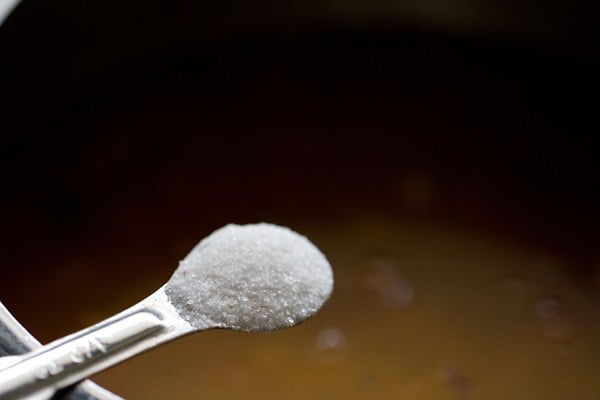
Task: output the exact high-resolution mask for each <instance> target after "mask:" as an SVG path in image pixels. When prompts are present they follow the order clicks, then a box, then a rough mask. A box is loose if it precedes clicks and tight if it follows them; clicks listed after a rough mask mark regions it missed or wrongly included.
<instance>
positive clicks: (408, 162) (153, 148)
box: [0, 0, 600, 339]
mask: <svg viewBox="0 0 600 400" xmlns="http://www.w3.org/2000/svg"><path fill="white" fill-rule="evenodd" d="M597 11H598V10H597V6H595V5H594V6H592V5H591V4H590V2H584V1H571V2H562V3H559V2H554V3H551V2H539V1H529V2H523V1H503V2H502V1H491V0H487V1H482V2H473V1H445V2H442V1H439V2H436V1H429V2H424V1H416V0H415V1H412V2H392V1H373V2H366V1H361V2H359V1H346V2H342V1H329V2H298V1H291V2H275V1H272V2H250V3H248V2H239V3H238V2H211V3H207V2H200V1H198V2H191V1H189V2H188V1H184V2H177V3H173V2H155V1H145V2H122V1H104V2H96V3H94V2H92V3H90V2H83V3H82V2H75V1H53V2H36V1H28V0H25V1H24V3H23V4H21V5H20V6H19V7H18V8H17V9H16V11H15V13H14V14H13V16H11V17H10V18H9V19H8V20H7V22H6V23H5V25H4V26H2V27H1V28H0V132H1V144H0V160H1V166H0V182H1V186H0V188H1V189H0V190H1V192H0V195H1V198H0V212H1V221H2V229H1V235H2V236H1V237H2V239H1V242H0V246H1V248H0V257H1V259H2V265H1V267H0V268H1V269H0V271H1V277H0V282H1V286H2V301H3V302H4V303H5V304H6V305H7V307H8V308H10V309H11V310H13V311H14V312H15V314H16V315H18V316H19V317H20V318H23V319H24V320H25V321H26V322H27V326H28V327H30V328H31V330H32V331H33V332H34V333H37V334H39V335H40V336H41V337H40V338H41V339H49V338H52V337H54V336H57V335H60V334H64V331H63V329H62V328H61V327H60V322H61V321H60V319H61V317H60V316H56V315H53V316H52V321H53V323H52V324H50V323H49V322H48V321H47V320H45V319H43V318H42V319H40V318H39V316H36V313H38V312H39V311H38V310H37V307H35V306H34V305H33V304H32V302H34V300H32V299H33V298H34V297H35V302H42V303H43V304H45V305H46V307H49V308H51V307H52V306H56V307H58V308H60V309H61V310H65V311H67V310H68V306H67V305H66V304H64V303H63V302H62V301H63V300H55V293H56V292H57V291H59V292H62V293H70V294H72V295H73V297H74V298H81V299H84V298H90V297H92V298H93V297H94V296H96V297H98V298H100V297H102V296H107V295H109V294H107V293H110V294H112V293H119V292H120V291H121V292H123V291H126V288H127V287H129V286H130V285H132V284H134V283H132V282H135V281H136V279H137V277H138V276H139V275H140V273H143V268H144V267H143V265H144V263H145V262H146V261H148V260H152V262H151V263H150V265H152V267H148V268H149V272H148V273H149V274H150V273H155V274H157V276H160V277H161V278H160V279H163V278H164V279H166V277H168V274H170V272H171V269H169V268H170V267H168V268H167V270H166V272H165V270H164V269H157V268H164V267H159V266H164V265H167V266H169V265H175V264H176V262H177V260H178V259H179V258H181V257H182V255H183V254H185V252H186V251H187V249H189V248H190V247H191V245H193V243H195V242H196V241H197V240H198V238H200V237H202V236H204V235H206V234H208V233H209V232H210V231H211V230H213V229H215V228H216V227H218V226H221V225H223V224H225V223H227V222H231V221H233V222H251V221H259V220H267V221H274V222H278V223H282V224H289V225H293V226H299V227H302V226H315V225H319V224H324V225H327V226H341V225H342V224H343V222H344V221H346V220H348V219H351V218H354V217H356V216H364V215H366V216H377V217H381V218H384V219H388V220H390V221H407V220H408V221H414V220H417V221H433V222H435V223H437V224H442V225H444V224H445V225H448V226H458V227H463V226H464V227H472V228H475V229H479V230H480V231H485V232H490V233H491V234H494V235H501V236H505V237H510V238H511V240H515V241H517V242H520V243H524V244H526V245H530V244H532V245H540V246H545V247H548V248H550V249H552V251H553V252H555V253H557V254H559V255H560V256H561V257H566V258H568V259H569V260H571V262H570V264H569V265H570V266H571V267H570V268H571V269H570V270H569V271H568V273H569V274H572V275H573V276H574V277H575V278H576V279H577V280H580V281H583V282H585V281H587V280H590V279H591V278H592V276H593V274H594V271H595V268H596V265H597V262H598V261H597V259H598V247H597V246H598V223H599V222H600V221H599V218H598V212H597V205H598V201H599V200H600V198H599V195H598V178H597V177H598V175H597V171H598V170H599V168H598V167H599V164H600V162H599V160H598V151H597V150H598V149H597V140H596V136H597V134H598V116H597V109H598V91H597V89H598V87H597V84H596V81H597V74H598V70H599V69H598V67H599V66H600V63H599V59H598V47H597V42H596V41H595V34H596V25H597V21H598V12H597ZM431 182H435V189H434V190H435V201H424V199H425V198H428V195H429V194H430V191H431V190H433V189H431V187H430V183H431ZM69 263H71V264H72V265H75V264H77V265H78V266H79V267H77V268H73V269H71V268H66V267H65V269H61V267H60V266H64V265H65V264H69ZM69 265H70V264H69ZM130 265H136V266H140V267H139V268H138V267H135V268H133V267H131V268H130V267H129V266H130ZM342 267H343V266H342ZM86 268H87V269H86ZM94 268H95V269H96V270H98V271H100V270H101V271H102V274H103V275H104V276H106V278H105V280H106V282H104V281H102V282H86V283H85V285H81V284H80V283H78V282H79V281H78V280H77V279H81V280H82V281H85V276H86V274H88V273H89V271H90V270H91V269H94ZM65 271H67V272H65ZM74 271H82V272H80V274H81V275H77V277H75V278H73V275H74V274H75V272H74ZM152 271H155V272H152ZM156 271H160V272H156ZM61 274H62V275H64V276H62V275H61ZM67 275H69V276H71V278H69V276H67ZM92 275H93V276H94V274H93V273H92ZM49 276H58V277H59V279H58V280H56V281H52V282H54V283H53V284H52V285H54V286H52V287H50V286H49V284H48V277H49ZM160 279H159V278H157V281H160ZM101 284H104V285H109V288H106V287H104V288H101V287H99V285H101ZM32 293H35V296H34V297H32ZM63 297H64V296H63ZM61 299H62V297H61ZM129 300H130V299H129V298H127V301H129ZM127 301H126V300H122V303H123V304H127ZM116 302H117V303H119V304H120V302H121V300H116ZM49 318H50V317H49ZM63 318H67V317H66V316H65V317H63ZM49 325H52V326H49Z"/></svg>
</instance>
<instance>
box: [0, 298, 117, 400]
mask: <svg viewBox="0 0 600 400" xmlns="http://www.w3.org/2000/svg"><path fill="white" fill-rule="evenodd" d="M41 346H42V345H41V343H40V342H38V341H37V340H36V339H35V338H34V337H33V336H32V335H31V334H30V333H29V332H28V331H27V330H26V329H25V328H24V327H23V326H22V325H21V324H20V323H19V322H18V321H17V320H16V319H15V318H14V317H13V316H12V314H11V313H10V312H9V311H8V310H7V309H6V307H5V306H4V305H3V304H2V303H1V302H0V356H2V358H0V368H2V367H5V366H6V365H3V363H2V360H5V359H8V358H10V359H11V360H12V359H13V357H9V356H14V355H16V354H23V353H27V352H29V351H32V350H34V349H36V348H39V347H41ZM62 394H63V395H64V397H63V398H64V399H67V400H121V397H119V396H117V395H115V394H113V393H111V392H109V391H108V390H106V389H104V388H102V387H100V386H98V385H96V384H95V383H93V382H91V381H84V382H82V383H80V384H79V385H77V386H76V387H74V388H67V389H66V390H65V391H63V392H62Z"/></svg>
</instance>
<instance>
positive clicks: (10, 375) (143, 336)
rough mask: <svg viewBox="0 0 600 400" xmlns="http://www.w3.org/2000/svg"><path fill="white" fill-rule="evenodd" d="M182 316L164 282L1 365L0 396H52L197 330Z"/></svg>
mask: <svg viewBox="0 0 600 400" xmlns="http://www.w3.org/2000/svg"><path fill="white" fill-rule="evenodd" d="M210 328H213V326H208V325H207V326H204V327H202V326H201V327H199V328H193V327H192V326H191V325H190V324H189V323H187V322H186V321H184V320H183V319H181V318H180V317H179V314H178V313H177V311H176V310H175V309H174V308H173V307H172V305H171V304H170V302H169V301H168V299H167V297H166V294H165V292H164V287H162V288H160V289H159V290H158V291H156V292H155V293H154V294H153V295H151V296H149V297H148V298H146V299H145V300H143V301H141V302H140V303H138V304H136V305H134V306H132V307H130V308H129V309H127V310H125V311H123V312H122V313H120V314H118V315H116V316H114V317H111V318H109V319H107V320H106V321H103V322H100V323H99V324H96V325H94V326H92V327H90V328H87V329H84V330H82V331H80V332H77V333H75V334H72V335H69V336H67V337H65V338H62V339H59V340H57V341H55V342H52V343H50V344H48V345H46V346H43V347H40V348H37V349H34V350H33V351H31V352H30V353H28V354H25V355H23V356H22V357H21V358H20V359H19V360H15V361H14V362H12V363H10V365H9V366H7V367H4V368H2V369H0V398H2V399H7V400H8V399H18V398H23V396H35V397H36V398H50V397H52V396H53V395H54V393H56V392H57V391H59V390H61V389H63V388H66V387H68V386H70V385H72V384H74V383H77V382H79V381H81V380H82V379H85V378H86V377H88V376H90V375H92V374H94V373H97V372H99V371H101V370H103V369H106V368H108V367H110V366H113V365H115V364H117V363H119V362H121V361H123V360H125V359H127V358H130V357H133V356H135V355H137V354H139V353H141V352H143V351H146V350H149V349H151V348H153V347H155V346H158V345H159V344H162V343H165V342H167V341H170V340H173V339H175V338H177V337H180V336H182V335H185V334H188V333H191V332H193V331H197V330H204V329H210Z"/></svg>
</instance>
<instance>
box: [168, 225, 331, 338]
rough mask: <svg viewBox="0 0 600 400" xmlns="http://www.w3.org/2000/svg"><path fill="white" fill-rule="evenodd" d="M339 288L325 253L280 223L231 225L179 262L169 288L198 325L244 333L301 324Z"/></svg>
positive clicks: (182, 311) (175, 301)
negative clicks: (335, 283) (334, 283)
mask: <svg viewBox="0 0 600 400" xmlns="http://www.w3.org/2000/svg"><path fill="white" fill-rule="evenodd" d="M332 290H333V273H332V271H331V266H330V265H329V262H328V261H327V259H326V258H325V256H324V255H323V254H322V253H321V252H320V251H319V249H317V248H316V247H315V246H314V245H313V244H312V243H311V242H310V241H309V240H308V239H306V238H305V237H304V236H301V235H299V234H298V233H296V232H294V231H292V230H290V229H288V228H285V227H281V226H277V225H271V224H265V223H261V224H253V225H233V224H232V225H227V226H225V227H223V228H220V229H218V230H216V231H215V232H213V233H212V234H211V235H210V236H208V237H207V238H205V239H204V240H202V241H201V242H200V243H199V244H198V245H197V246H196V247H195V248H194V249H193V250H192V251H191V252H190V254H188V256H187V257H186V258H185V259H184V260H183V261H181V263H180V264H179V268H177V270H176V271H175V273H174V274H173V276H172V277H171V279H170V280H169V282H168V283H167V286H166V292H167V295H168V296H169V299H170V301H171V303H172V304H173V305H174V306H175V308H176V309H177V311H178V313H179V314H180V315H181V317H182V318H184V319H185V320H186V321H188V322H189V323H190V324H191V325H193V326H197V327H199V326H201V325H203V324H206V323H209V324H212V325H214V326H218V327H222V328H231V329H236V330H241V331H254V332H257V331H269V330H275V329H281V328H286V327H290V326H293V325H296V324H298V323H300V322H302V321H304V320H305V319H307V318H309V317H310V316H312V315H313V314H314V313H316V312H317V311H318V310H319V309H320V308H321V306H322V305H323V303H325V301H326V300H327V299H328V298H329V296H330V294H331V291H332Z"/></svg>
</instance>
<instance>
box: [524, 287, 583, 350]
mask: <svg viewBox="0 0 600 400" xmlns="http://www.w3.org/2000/svg"><path fill="white" fill-rule="evenodd" d="M534 308H535V315H536V318H537V320H538V324H539V327H540V330H541V333H542V336H544V337H545V338H546V339H549V340H551V341H555V342H566V341H570V340H572V339H573V337H574V335H575V324H574V319H573V313H572V312H571V310H570V307H569V306H568V305H567V304H566V303H565V302H564V301H563V300H562V299H560V298H559V297H558V296H555V295H547V296H544V297H542V298H540V299H539V300H537V301H536V303H535V307H534Z"/></svg>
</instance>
